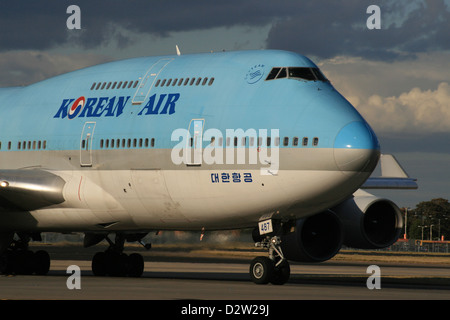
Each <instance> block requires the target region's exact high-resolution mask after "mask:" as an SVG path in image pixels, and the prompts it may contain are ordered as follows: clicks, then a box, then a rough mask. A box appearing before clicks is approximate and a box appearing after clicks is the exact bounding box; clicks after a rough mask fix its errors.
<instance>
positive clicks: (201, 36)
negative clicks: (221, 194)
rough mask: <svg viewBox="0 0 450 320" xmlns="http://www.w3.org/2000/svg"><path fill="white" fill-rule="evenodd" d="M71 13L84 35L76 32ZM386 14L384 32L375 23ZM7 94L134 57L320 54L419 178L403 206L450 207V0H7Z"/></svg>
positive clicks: (2, 57)
mask: <svg viewBox="0 0 450 320" xmlns="http://www.w3.org/2000/svg"><path fill="white" fill-rule="evenodd" d="M71 4H76V5H78V6H79V8H80V10H81V15H80V16H81V29H80V30H77V29H74V30H69V29H68V28H67V26H66V22H67V19H68V18H70V16H71V14H68V13H66V11H67V8H68V6H69V5H71ZM370 5H378V6H379V7H380V9H381V29H379V30H377V29H375V30H370V29H368V28H367V25H366V22H367V20H368V19H369V18H370V16H371V14H370V13H369V14H368V13H367V8H368V7H369V6H370ZM0 30H1V31H0V86H2V87H6V86H15V85H27V84H30V83H33V82H36V81H39V80H43V79H46V78H49V77H51V76H54V75H57V74H61V73H64V72H67V71H71V70H75V69H78V68H82V67H85V66H90V65H94V64H98V63H102V62H106V61H112V60H118V59H122V58H129V57H137V56H147V55H150V56H151V55H162V54H174V53H175V45H178V46H179V47H180V49H181V51H182V53H183V54H187V53H197V52H209V51H219V50H249V49H283V50H290V51H295V52H298V53H302V54H304V55H307V56H309V57H310V58H311V59H312V60H313V61H315V62H316V63H317V64H318V65H319V66H320V67H321V68H322V70H323V72H324V73H325V74H326V76H327V77H328V78H329V79H330V80H331V82H332V83H333V85H334V86H335V87H336V88H337V89H338V90H339V91H340V92H341V93H342V94H343V95H344V96H345V97H347V99H348V100H349V101H350V102H352V103H353V104H354V106H355V107H356V108H357V109H358V110H359V111H360V112H361V113H362V114H363V116H364V117H365V118H366V119H367V120H368V122H369V123H370V124H371V125H372V127H373V128H374V129H375V131H376V132H377V134H378V136H379V139H380V142H381V146H382V151H383V152H384V153H393V154H394V155H395V156H396V157H397V158H398V159H399V160H400V161H401V163H402V165H403V167H404V168H405V169H406V171H407V172H408V173H409V174H410V175H411V176H413V177H416V178H418V179H419V186H420V189H419V190H417V191H390V192H378V193H377V194H379V195H382V196H386V197H389V198H391V199H392V200H394V201H396V202H397V203H398V204H399V205H400V206H409V207H414V206H415V205H416V204H417V203H418V202H420V201H427V200H430V199H432V198H437V197H444V198H446V199H449V198H450V0H384V1H375V0H315V1H313V0H307V1H303V0H277V1H274V0H239V1H238V0H227V1H207V0H190V1H187V0H172V1H148V0H147V1H141V0H128V1H124V0H122V1H118V0H102V1H86V0H77V1H63V0H59V1H55V0H38V1H25V0H21V1H5V0H0Z"/></svg>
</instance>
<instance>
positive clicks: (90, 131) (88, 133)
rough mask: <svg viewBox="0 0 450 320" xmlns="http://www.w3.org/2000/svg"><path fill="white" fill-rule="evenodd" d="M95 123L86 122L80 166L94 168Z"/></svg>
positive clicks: (81, 141)
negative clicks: (93, 142) (93, 143)
mask: <svg viewBox="0 0 450 320" xmlns="http://www.w3.org/2000/svg"><path fill="white" fill-rule="evenodd" d="M94 130H95V122H86V123H85V124H84V127H83V132H82V133H81V139H80V165H81V166H82V167H92V141H93V138H94Z"/></svg>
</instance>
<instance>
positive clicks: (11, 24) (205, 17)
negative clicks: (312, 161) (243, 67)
mask: <svg viewBox="0 0 450 320" xmlns="http://www.w3.org/2000/svg"><path fill="white" fill-rule="evenodd" d="M71 4H76V5H78V6H79V7H80V9H81V27H82V30H80V31H78V30H70V31H69V30H68V29H67V28H66V20H67V18H68V17H69V14H67V13H66V9H67V7H68V6H69V5H71ZM290 8H291V5H290V4H289V5H284V6H279V5H277V3H276V2H273V1H268V0H262V1H261V0H249V1H244V2H242V1H238V0H230V1H222V2H217V1H206V0H193V1H186V0H174V1H142V0H132V1H124V0H122V1H118V0H108V1H105V0H101V1H87V0H78V1H54V0H53V1H52V0H39V1H20V2H19V1H16V2H12V1H0V28H1V30H2V32H1V34H0V50H12V49H46V48H51V47H53V46H55V45H61V44H66V43H68V42H69V41H74V42H76V43H78V44H81V45H83V46H84V47H86V48H93V47H96V46H99V45H102V44H105V43H106V42H108V41H111V40H113V39H114V40H118V41H120V42H121V43H124V44H127V41H124V40H125V39H123V37H124V34H123V32H122V31H123V30H127V31H131V32H134V33H145V34H153V35H156V36H161V37H165V36H168V35H170V33H171V32H177V31H190V30H201V29H209V28H214V27H231V26H235V25H249V26H255V25H261V26H262V25H265V24H267V23H269V22H270V21H272V20H273V19H275V18H276V17H281V18H285V17H287V16H288V15H289V14H290V11H291V10H290ZM74 35H75V36H74Z"/></svg>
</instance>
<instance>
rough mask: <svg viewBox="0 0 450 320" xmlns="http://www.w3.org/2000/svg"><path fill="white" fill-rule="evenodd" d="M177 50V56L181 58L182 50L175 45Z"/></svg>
mask: <svg viewBox="0 0 450 320" xmlns="http://www.w3.org/2000/svg"><path fill="white" fill-rule="evenodd" d="M175 48H176V49H177V56H181V52H180V48H178V45H175Z"/></svg>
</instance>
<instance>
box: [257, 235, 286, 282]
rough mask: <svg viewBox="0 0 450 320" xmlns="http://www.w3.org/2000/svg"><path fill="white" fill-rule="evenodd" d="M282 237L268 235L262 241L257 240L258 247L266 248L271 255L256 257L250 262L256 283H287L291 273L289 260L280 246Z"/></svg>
mask: <svg viewBox="0 0 450 320" xmlns="http://www.w3.org/2000/svg"><path fill="white" fill-rule="evenodd" d="M280 243H281V240H280V237H278V236H273V237H270V236H267V237H266V238H264V239H263V240H262V241H261V242H257V243H256V244H255V245H256V246H257V247H261V248H266V249H268V251H269V257H263V256H261V257H256V258H254V259H253V261H252V262H251V264H250V278H251V279H252V281H253V282H254V283H256V284H268V283H269V282H270V283H272V284H274V285H283V284H285V283H286V282H287V281H288V280H289V277H290V275H291V269H290V266H289V262H288V261H287V260H286V259H285V258H284V256H283V251H282V250H281V247H280Z"/></svg>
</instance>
